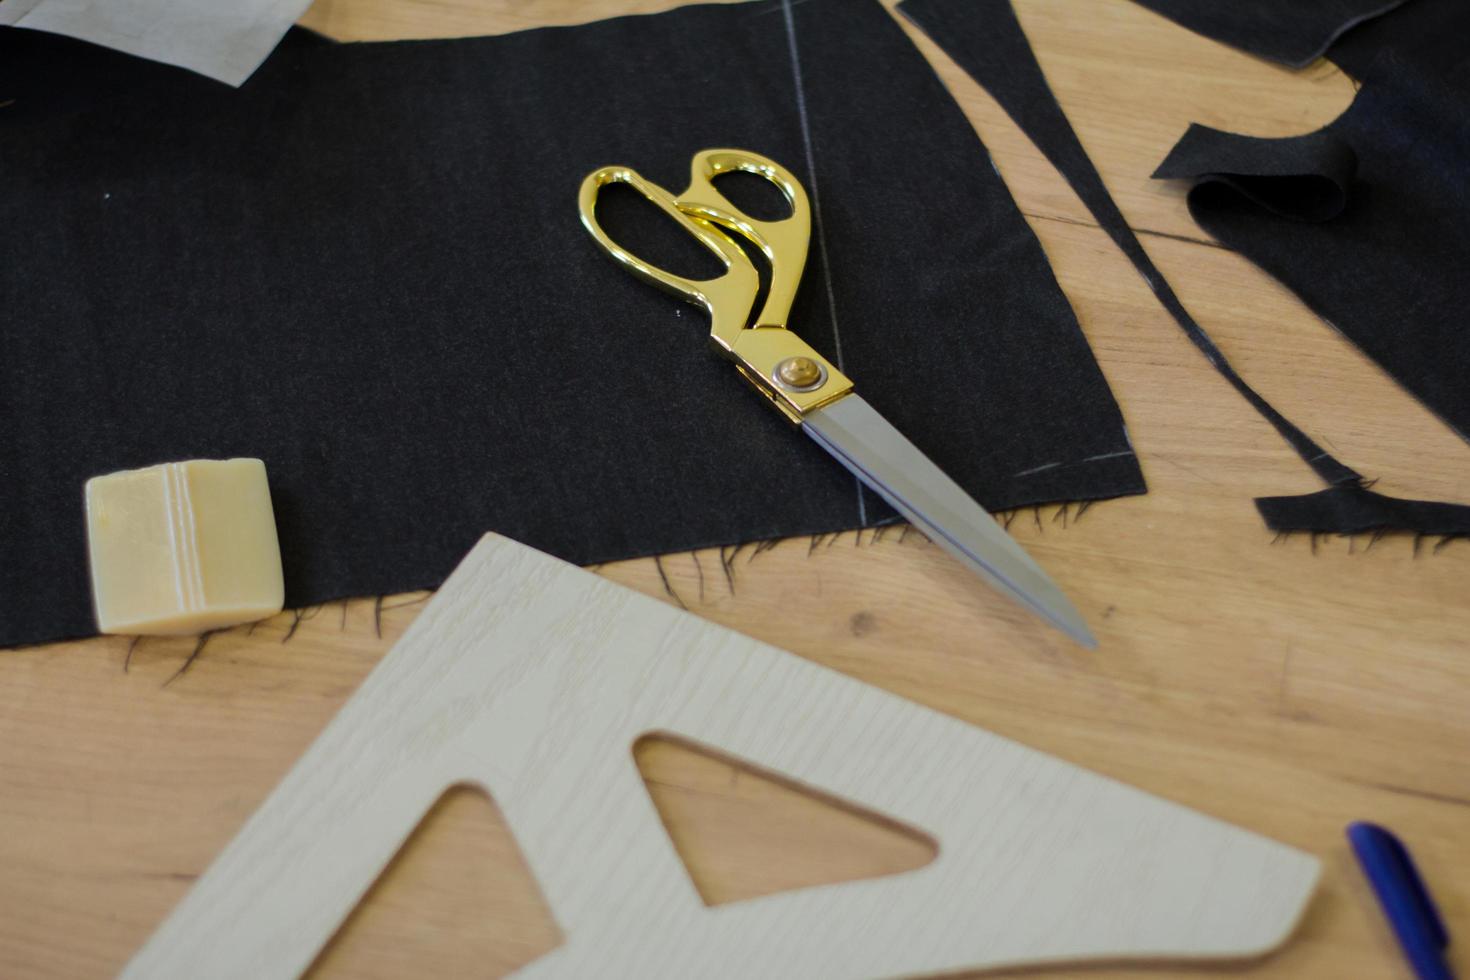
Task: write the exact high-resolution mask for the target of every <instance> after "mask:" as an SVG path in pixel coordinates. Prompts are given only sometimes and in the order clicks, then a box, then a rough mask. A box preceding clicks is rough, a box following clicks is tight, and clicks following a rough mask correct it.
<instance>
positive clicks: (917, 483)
mask: <svg viewBox="0 0 1470 980" xmlns="http://www.w3.org/2000/svg"><path fill="white" fill-rule="evenodd" d="M801 427H802V428H803V429H804V430H806V433H807V435H809V436H811V437H812V438H813V439H814V440H816V442H817V444H818V445H820V446H821V447H822V448H823V449H825V450H827V452H829V453H831V454H832V455H833V456H834V457H836V459H837V460H838V461H839V462H840V463H842V465H843V466H846V467H847V468H848V469H849V470H850V471H851V472H852V474H853V475H854V476H856V477H857V478H858V479H859V480H862V481H863V483H865V484H867V485H868V486H869V487H871V488H872V489H873V492H874V493H876V494H878V496H880V497H882V498H883V499H884V500H886V501H888V503H889V505H890V506H891V507H893V509H894V510H896V511H898V512H899V513H900V514H902V515H903V516H904V517H906V518H908V520H909V522H910V523H911V524H914V525H916V526H917V527H918V528H920V529H921V530H922V531H924V532H925V533H926V534H927V535H928V536H929V537H930V538H931V539H932V540H933V541H934V542H935V543H937V544H938V545H939V546H940V547H942V548H944V549H945V550H946V551H948V552H949V553H950V554H952V555H954V556H955V557H956V558H958V559H959V560H960V561H961V562H963V563H964V564H965V565H967V566H969V567H970V568H971V569H972V570H973V571H975V572H976V573H977V574H979V575H980V577H981V578H983V579H985V580H986V581H988V582H989V583H990V584H991V585H993V586H995V587H996V588H997V589H999V590H1000V592H1002V593H1003V594H1005V595H1007V596H1009V597H1010V598H1012V599H1014V600H1015V601H1016V602H1019V603H1020V604H1021V605H1023V606H1025V607H1026V608H1027V609H1029V610H1031V611H1032V612H1033V613H1035V614H1036V615H1038V616H1040V617H1041V618H1042V619H1045V620H1046V621H1047V622H1049V623H1051V624H1052V625H1054V626H1056V627H1057V628H1058V629H1060V630H1061V631H1062V632H1064V633H1066V634H1067V635H1068V636H1070V637H1072V638H1073V639H1074V640H1076V641H1077V642H1078V643H1081V644H1082V645H1083V646H1086V647H1095V646H1097V640H1096V639H1094V638H1093V635H1092V633H1091V631H1090V630H1088V628H1087V623H1086V622H1085V621H1084V620H1083V619H1082V616H1081V614H1080V613H1078V612H1077V610H1076V608H1075V607H1074V606H1073V605H1072V603H1071V602H1070V601H1068V599H1067V597H1066V596H1065V595H1063V594H1062V590H1061V589H1059V588H1058V587H1057V585H1056V583H1055V582H1053V581H1052V580H1051V579H1050V578H1049V577H1048V576H1047V574H1046V572H1044V571H1042V570H1041V566H1040V565H1037V564H1036V562H1034V561H1033V560H1032V559H1031V556H1030V555H1028V554H1026V552H1025V551H1024V550H1023V549H1022V548H1021V546H1020V545H1018V544H1016V542H1015V541H1013V540H1011V537H1010V535H1008V534H1006V532H1005V531H1003V530H1002V529H1001V527H1000V525H998V524H996V523H995V520H994V519H993V518H991V516H990V515H989V514H987V513H986V512H985V509H984V508H982V507H981V506H980V505H979V504H977V503H976V502H975V500H974V499H973V498H972V497H971V496H970V495H969V494H967V493H965V491H964V490H961V489H960V487H959V484H957V483H955V482H954V481H953V480H951V479H950V478H949V477H947V476H945V475H944V471H942V470H941V469H940V468H939V467H937V466H935V465H934V463H933V462H932V461H930V459H929V457H927V456H925V455H924V454H923V453H921V452H919V450H918V449H917V448H915V446H914V444H913V443H911V442H909V441H908V440H907V439H905V438H904V437H903V434H902V433H900V432H899V431H898V430H897V429H895V428H894V427H893V426H892V425H890V424H889V423H888V421H887V420H886V419H884V418H883V416H881V415H879V414H878V413H877V411H875V410H874V409H873V407H872V406H871V405H869V404H868V403H867V402H865V401H863V400H862V399H861V398H859V397H858V396H857V395H848V396H846V397H844V398H841V399H839V400H838V401H836V402H833V403H832V404H830V405H828V406H826V407H824V408H819V409H815V410H813V411H810V412H807V413H806V415H805V416H803V417H802V425H801Z"/></svg>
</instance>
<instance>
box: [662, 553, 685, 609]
mask: <svg viewBox="0 0 1470 980" xmlns="http://www.w3.org/2000/svg"><path fill="white" fill-rule="evenodd" d="M653 567H654V568H657V569H658V578H659V581H660V582H662V583H663V584H664V591H665V592H667V593H668V594H669V595H670V597H672V598H673V600H674V601H675V602H677V603H678V604H679V608H680V609H684V610H688V608H689V607H688V606H686V605H684V600H683V599H680V598H679V593H677V592H675V591H674V587H673V586H672V585H670V584H669V576H668V574H667V573H666V572H665V571H664V561H663V559H662V558H660V557H659V556H658V555H654V556H653Z"/></svg>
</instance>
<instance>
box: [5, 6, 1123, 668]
mask: <svg viewBox="0 0 1470 980" xmlns="http://www.w3.org/2000/svg"><path fill="white" fill-rule="evenodd" d="M692 39H697V43H694V41H693V40H692ZM58 51H66V52H69V53H68V54H67V58H66V60H65V61H64V62H61V61H58V62H57V64H63V63H64V64H65V65H66V67H65V68H64V69H60V68H58V69H57V71H60V72H63V73H65V72H76V73H85V72H86V71H88V70H89V68H88V64H87V60H88V59H87V57H85V56H83V55H85V52H84V51H82V49H79V48H78V47H77V46H76V43H75V42H71V41H67V40H65V39H58V38H56V37H54V36H51V35H46V34H40V33H30V32H26V31H19V30H10V31H0V103H6V102H7V99H9V100H10V101H9V105H7V106H5V107H3V108H0V308H3V309H4V311H5V321H4V325H3V335H0V418H3V420H4V423H3V426H0V474H3V478H4V491H3V494H4V496H3V507H0V554H3V555H4V557H5V561H3V562H0V644H13V643H18V642H26V641H37V640H46V639H54V638H59V637H63V636H73V635H79V634H84V633H89V632H91V630H92V628H93V627H92V623H91V615H90V609H89V606H88V584H87V578H86V559H85V555H86V543H85V537H84V528H83V520H82V508H81V488H82V484H83V481H84V480H85V479H86V478H87V477H89V476H92V475H94V474H98V473H103V472H108V471H111V470H115V469H119V468H123V467H134V466H143V465H148V464H152V463H157V462H160V461H163V460H174V459H185V458H192V457H226V456H231V455H257V456H260V457H262V458H263V459H264V460H265V462H266V465H267V469H268V472H269V474H270V478H271V490H272V496H273V501H274V505H275V511H276V518H277V523H278V527H279V532H280V539H281V543H282V551H283V560H284V563H285V572H286V582H287V601H288V603H290V604H291V605H303V604H310V603H316V602H320V601H324V600H327V599H330V598H334V597H340V596H349V595H362V594H371V593H381V592H390V591H396V590H401V589H409V588H416V587H424V586H433V585H435V584H437V583H438V582H439V581H441V580H442V578H443V577H444V575H445V574H447V573H448V572H449V571H450V569H451V568H452V567H453V566H454V564H455V563H456V562H457V561H458V560H459V558H460V557H461V556H462V555H463V553H464V551H465V549H466V548H467V547H469V545H470V544H471V543H472V542H473V541H474V540H475V538H476V537H477V536H478V535H480V534H481V533H483V532H485V531H487V530H496V531H499V532H501V533H504V534H507V535H510V536H512V537H515V538H517V539H519V540H522V541H525V542H527V543H529V544H531V545H533V546H535V547H538V548H542V549H544V550H547V551H550V552H551V553H553V554H556V555H559V556H561V557H564V558H567V559H570V560H572V561H576V562H596V561H604V560H610V559H616V558H623V557H629V556H634V555H644V554H649V553H659V552H667V551H674V550H682V549H690V548H695V547H706V546H715V545H725V544H733V543H736V542H742V541H749V540H753V539H764V538H772V537H777V536H782V535H792V534H806V533H816V532H829V531H834V530H838V529H842V528H852V527H856V526H859V525H861V524H864V523H866V524H873V523H875V522H880V521H884V520H888V519H891V517H892V515H891V513H890V512H889V511H887V509H886V508H885V506H884V505H883V504H881V503H880V502H879V501H878V500H877V499H876V498H874V497H873V496H872V495H871V494H869V493H865V492H862V491H860V490H859V489H857V487H856V484H855V482H854V481H853V480H852V478H851V477H850V476H848V475H847V474H846V473H845V471H843V469H842V468H841V467H840V466H839V465H837V464H836V463H835V462H833V461H832V460H830V459H829V458H828V457H827V456H826V455H825V454H824V453H823V452H822V451H821V450H820V449H819V448H818V447H817V446H816V445H814V444H813V443H811V441H810V440H809V439H807V438H805V437H804V436H803V435H802V434H801V433H800V432H799V431H797V430H795V429H793V428H791V427H789V426H788V425H787V423H786V422H785V421H784V420H782V419H781V418H780V417H779V416H778V414H777V413H776V412H774V411H772V410H771V409H770V408H769V407H768V406H766V405H764V404H763V403H762V400H761V399H760V398H759V397H758V396H757V395H756V394H754V393H752V392H751V391H750V390H748V389H747V388H746V387H745V386H744V384H743V383H742V382H741V381H740V380H739V379H738V377H737V374H736V372H735V370H734V368H733V367H732V366H731V365H730V364H729V363H728V362H726V361H723V360H721V359H719V358H717V357H716V356H715V355H714V354H713V353H712V352H711V351H710V350H709V349H708V342H707V333H708V320H707V318H705V317H704V316H703V315H702V314H700V313H699V312H698V311H697V310H695V309H694V308H692V307H689V306H686V305H684V304H682V303H679V302H678V301H676V300H674V299H672V298H670V297H668V296H666V295H664V294H663V293H660V292H657V291H655V290H653V289H651V288H649V287H648V286H646V285H645V284H643V283H640V282H638V281H636V280H634V279H633V278H632V277H630V276H628V275H627V274H625V273H624V272H623V271H622V270H621V269H619V268H618V267H616V266H615V265H614V263H612V262H611V261H609V260H608V258H607V257H606V256H604V255H603V254H602V253H601V252H600V251H599V250H598V249H597V247H596V246H595V244H594V243H593V242H592V241H591V239H590V238H589V237H588V236H587V234H586V233H585V232H584V231H583V229H582V228H581V227H580V225H579V222H578V220H577V211H576V193H577V188H578V185H579V183H580V181H581V178H582V176H583V175H584V174H586V173H587V172H589V171H590V170H592V169H593V168H595V167H597V166H600V165H605V164H611V163H626V164H629V165H632V166H636V167H637V168H638V169H639V170H640V171H641V172H642V173H643V174H645V175H646V176H648V177H649V178H650V179H652V180H655V181H657V182H659V183H662V184H664V185H665V186H667V187H669V188H671V189H674V190H678V189H681V188H682V187H683V186H684V183H685V181H686V180H687V176H688V166H689V158H690V156H691V155H692V154H693V153H694V152H695V151H697V150H699V149H702V148H705V147H709V146H721V145H726V146H729V145H733V146H740V147H745V148H749V149H752V150H757V151H759V152H762V153H765V154H767V155H769V156H771V157H773V158H775V159H777V160H780V161H781V162H782V163H784V164H785V165H786V166H787V167H789V168H790V169H791V170H792V171H793V172H794V173H796V174H797V175H798V176H799V177H800V178H801V179H802V181H803V182H804V183H805V184H806V186H807V188H808V190H809V191H810V192H811V196H812V199H813V201H814V202H815V203H816V205H817V208H818V222H817V226H816V227H817V231H816V233H815V235H814V242H813V248H812V256H811V261H810V263H809V268H808V270H807V277H806V281H805V286H804V288H803V289H802V291H801V293H800V295H799V297H798V299H797V304H796V308H795V309H794V311H793V317H792V324H793V327H794V328H795V329H796V330H798V331H799V332H800V333H801V334H802V335H803V337H805V338H806V339H807V340H808V341H809V342H811V343H812V344H813V345H814V346H815V347H817V348H818V349H819V350H820V351H822V353H823V354H825V355H827V356H828V357H830V358H832V359H834V360H835V361H837V362H839V363H840V364H841V365H842V367H843V368H844V370H845V371H846V372H847V373H848V374H849V375H850V376H852V377H853V378H854V379H855V380H856V382H857V385H858V390H859V391H860V392H861V393H862V394H863V395H864V396H865V397H866V398H867V399H868V401H869V402H871V403H872V404H873V406H874V407H875V408H877V409H878V410H879V411H881V412H883V413H884V414H885V415H886V416H887V417H888V418H889V419H890V420H891V421H893V422H894V424H895V425H897V426H898V427H899V428H900V429H901V430H903V431H904V432H905V433H907V434H908V435H909V436H910V437H911V438H912V439H913V440H914V442H915V443H916V444H917V445H918V446H919V447H920V448H921V449H922V450H924V451H925V452H926V453H928V454H929V455H930V456H931V457H932V458H933V459H934V460H935V461H936V462H937V463H938V464H939V465H940V466H941V467H943V468H944V469H946V470H947V471H949V472H950V473H951V474H952V475H953V476H954V477H955V478H956V479H957V480H958V481H959V482H960V484H961V485H962V486H964V487H965V488H966V489H967V490H969V491H970V492H972V493H973V494H975V495H976V496H977V497H978V498H979V499H980V500H981V501H982V502H983V503H985V504H986V505H987V506H989V507H991V508H993V509H994V508H1006V507H1014V506H1019V505H1024V504H1030V503H1037V502H1043V501H1055V500H1067V499H1096V498H1102V497H1109V496H1115V495H1119V494H1128V493H1139V492H1142V491H1143V482H1142V478H1141V475H1140V473H1139V470H1138V466H1137V462H1136V460H1135V459H1134V458H1133V455H1132V452H1131V449H1130V447H1129V445H1128V441H1127V435H1126V432H1125V430H1124V427H1123V422H1122V418H1121V416H1120V414H1119V412H1118V409H1117V406H1116V403H1115V402H1114V401H1113V398H1112V395H1111V393H1110V392H1109V390H1108V388H1107V385H1106V382H1105V381H1104V379H1103V377H1102V374H1101V372H1100V371H1099V370H1098V368H1097V365H1096V363H1095V361H1094V360H1093V357H1092V354H1091V351H1090V350H1089V349H1088V347H1087V344H1086V341H1085V339H1084V338H1083V336H1082V334H1081V331H1080V330H1079V328H1078V326H1077V323H1076V320H1075V318H1074V316H1073V315H1072V312H1071V310H1070V308H1069V307H1068V306H1067V303H1066V300H1065V298H1064V297H1063V295H1062V294H1061V291H1060V290H1059V289H1058V287H1057V285H1056V282H1055V280H1054V279H1053V277H1052V275H1051V272H1050V270H1049V268H1048V266H1047V264H1046V261H1045V257H1044V255H1043V253H1042V252H1041V249H1040V246H1039V245H1038V243H1037V242H1036V240H1035V238H1034V236H1033V235H1032V234H1031V232H1030V229H1029V228H1028V227H1027V225H1026V223H1025V221H1024V219H1023V218H1022V217H1021V215H1020V214H1019V212H1018V211H1017V210H1016V207H1015V205H1014V203H1013V202H1012V201H1011V199H1010V197H1009V195H1008V193H1007V191H1006V189H1005V187H1004V185H1003V184H1002V183H1001V181H1000V180H999V178H998V177H996V176H995V175H994V174H993V173H991V172H990V171H989V169H988V168H986V169H984V170H981V169H978V168H976V167H974V166H973V165H972V163H973V161H974V160H975V159H977V158H983V155H984V152H985V151H984V148H983V147H982V146H981V145H980V143H979V142H978V140H977V139H976V137H975V135H974V131H973V130H972V129H971V127H970V126H969V123H968V122H967V120H966V119H965V117H964V115H963V113H962V112H961V111H960V109H959V107H958V106H957V105H956V103H955V102H954V100H953V99H952V97H951V96H950V95H949V93H948V92H947V91H946V90H945V89H944V87H943V85H942V84H941V83H940V82H939V80H938V78H937V77H936V76H935V75H934V74H933V72H932V71H931V70H930V68H929V66H928V65H927V63H926V62H925V61H924V60H923V58H922V56H920V55H919V53H918V52H917V51H916V50H915V49H914V48H913V46H912V45H911V44H910V43H909V42H908V40H907V38H906V37H905V36H904V34H903V32H902V30H901V28H900V27H899V26H898V25H897V24H896V23H894V22H893V19H892V18H891V17H890V16H889V15H888V14H887V12H886V11H885V10H884V9H883V8H882V7H881V6H880V5H879V4H878V3H876V2H874V0H803V2H790V3H789V5H788V4H787V3H784V2H780V0H777V2H763V3H752V4H743V5H734V6H726V5H711V6H700V7H689V8H684V9H681V10H677V11H673V12H670V13H666V14H660V15H654V16H648V17H634V18H622V19H617V20H611V21H604V22H599V23H596V24H592V25H587V26H583V27H576V28H555V29H542V30H535V31H528V32H524V33H520V34H513V35H508V36H504V37H497V38H480V39H463V40H453V41H423V42H398V43H389V44H343V45H332V46H321V45H317V44H306V45H305V46H303V45H300V44H297V43H296V40H295V39H290V40H288V43H287V44H286V45H285V46H284V47H283V48H282V49H281V50H280V51H278V52H277V53H276V54H275V55H274V56H272V57H271V58H270V59H269V60H268V61H267V62H266V63H265V64H264V65H263V66H262V68H261V69H260V70H259V71H258V72H257V73H256V74H255V76H254V77H252V78H251V79H250V81H248V82H247V83H246V84H245V85H244V86H243V87H242V88H241V89H239V90H233V89H230V88H228V87H226V86H223V85H219V84H217V83H214V82H211V81H208V80H206V79H202V78H199V77H197V76H193V75H190V74H188V73H186V72H181V71H176V70H171V69H163V68H160V67H159V66H154V65H150V64H147V63H144V62H135V63H133V66H134V67H135V68H137V70H138V72H139V73H140V76H141V75H144V74H146V75H147V76H149V77H146V78H144V77H133V76H129V77H128V78H126V79H118V78H117V77H115V75H109V76H108V86H109V88H110V89H113V90H114V91H111V92H109V94H108V95H107V97H106V98H105V99H99V100H98V102H97V103H96V104H90V105H81V106H78V104H77V102H76V100H75V99H71V100H60V102H61V104H60V105H58V106H57V107H56V108H55V110H54V111H48V109H47V106H46V99H47V93H48V92H50V91H51V85H52V83H53V82H55V81H56V79H55V78H54V77H53V72H52V70H51V68H50V67H49V65H50V64H51V60H50V59H51V58H52V57H53V53H54V52H58ZM79 52H81V53H79ZM91 54H92V55H94V56H95V57H97V58H100V59H105V60H108V61H110V60H111V59H112V58H113V57H114V56H112V55H111V53H108V52H97V51H95V49H94V50H93V51H92V52H91ZM27 59H29V60H27ZM18 64H24V65H29V66H30V67H29V68H28V69H27V70H26V71H24V72H21V73H20V74H19V75H17V74H15V73H14V72H13V71H12V67H13V66H15V65H18ZM873 65H882V66H883V71H881V72H875V71H873V70H872V66H873ZM123 67H124V68H126V66H123ZM123 74H124V75H126V74H127V72H126V71H124V72H123ZM798 78H799V79H800V84H799V85H798V81H797V79H798ZM72 87H73V88H78V87H80V88H81V89H82V90H83V91H84V92H86V91H87V87H86V86H72ZM7 93H18V94H9V95H7ZM83 101H84V102H85V101H86V100H83ZM617 217H618V211H617V209H616V208H615V207H610V208H609V215H608V220H609V223H610V224H615V225H616V227H612V228H611V229H610V230H612V231H613V233H614V234H615V235H616V236H617V237H618V238H619V239H620V240H622V241H623V242H624V243H625V244H627V245H629V246H630V247H633V248H635V249H638V248H639V247H640V241H639V240H634V239H637V237H638V236H637V235H636V234H634V232H635V231H636V229H635V228H634V227H633V225H632V224H630V223H626V222H623V223H620V222H617ZM629 236H631V237H629ZM839 337H840V339H839Z"/></svg>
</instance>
